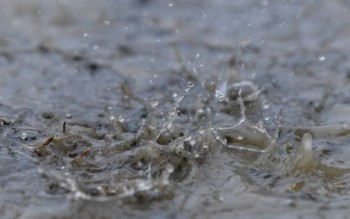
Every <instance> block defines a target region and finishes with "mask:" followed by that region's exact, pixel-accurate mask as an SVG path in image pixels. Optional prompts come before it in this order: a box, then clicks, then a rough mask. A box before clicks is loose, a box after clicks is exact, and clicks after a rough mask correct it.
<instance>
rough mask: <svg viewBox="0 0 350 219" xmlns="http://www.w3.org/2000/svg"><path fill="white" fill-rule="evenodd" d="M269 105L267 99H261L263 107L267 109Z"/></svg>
mask: <svg viewBox="0 0 350 219" xmlns="http://www.w3.org/2000/svg"><path fill="white" fill-rule="evenodd" d="M269 107H270V104H269V102H268V101H267V100H264V101H263V108H264V109H267V108H269Z"/></svg>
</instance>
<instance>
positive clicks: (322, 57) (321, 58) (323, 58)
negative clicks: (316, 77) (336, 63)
mask: <svg viewBox="0 0 350 219" xmlns="http://www.w3.org/2000/svg"><path fill="white" fill-rule="evenodd" d="M318 60H320V61H321V62H323V61H324V60H326V57H325V56H319V57H318Z"/></svg>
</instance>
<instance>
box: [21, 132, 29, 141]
mask: <svg viewBox="0 0 350 219" xmlns="http://www.w3.org/2000/svg"><path fill="white" fill-rule="evenodd" d="M27 138H28V135H27V133H25V132H22V134H21V139H22V140H27Z"/></svg>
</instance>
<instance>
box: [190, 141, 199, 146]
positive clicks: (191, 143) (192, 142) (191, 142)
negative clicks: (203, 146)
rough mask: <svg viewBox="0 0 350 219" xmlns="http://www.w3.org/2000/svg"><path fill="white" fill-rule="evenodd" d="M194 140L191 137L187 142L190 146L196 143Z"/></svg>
mask: <svg viewBox="0 0 350 219" xmlns="http://www.w3.org/2000/svg"><path fill="white" fill-rule="evenodd" d="M196 142H197V141H196V140H195V139H191V140H190V142H189V144H190V145H191V146H194V145H195V144H196Z"/></svg>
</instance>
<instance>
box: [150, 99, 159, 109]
mask: <svg viewBox="0 0 350 219" xmlns="http://www.w3.org/2000/svg"><path fill="white" fill-rule="evenodd" d="M150 104H151V107H152V108H156V107H157V106H158V104H159V100H158V98H152V99H151V102H150Z"/></svg>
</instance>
